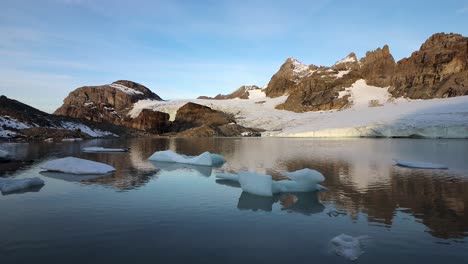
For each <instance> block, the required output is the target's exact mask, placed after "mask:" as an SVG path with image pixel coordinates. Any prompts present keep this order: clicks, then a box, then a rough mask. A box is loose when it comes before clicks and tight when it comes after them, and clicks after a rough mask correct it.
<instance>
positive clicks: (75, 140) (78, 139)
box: [62, 138, 83, 142]
mask: <svg viewBox="0 0 468 264" xmlns="http://www.w3.org/2000/svg"><path fill="white" fill-rule="evenodd" d="M77 141H83V139H82V138H64V139H62V142H77Z"/></svg>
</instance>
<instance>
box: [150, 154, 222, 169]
mask: <svg viewBox="0 0 468 264" xmlns="http://www.w3.org/2000/svg"><path fill="white" fill-rule="evenodd" d="M148 160H153V161H159V162H171V163H184V164H192V165H200V166H218V165H222V164H223V163H224V162H226V160H225V159H224V157H223V156H221V155H218V154H212V153H210V152H208V151H206V152H203V153H202V154H200V155H198V156H187V155H181V154H177V153H175V152H174V151H172V150H164V151H156V152H155V153H154V154H153V155H151V156H150V157H149V158H148Z"/></svg>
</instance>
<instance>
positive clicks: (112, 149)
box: [83, 147, 128, 152]
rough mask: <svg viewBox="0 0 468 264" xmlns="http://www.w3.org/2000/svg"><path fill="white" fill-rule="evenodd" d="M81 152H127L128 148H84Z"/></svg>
mask: <svg viewBox="0 0 468 264" xmlns="http://www.w3.org/2000/svg"><path fill="white" fill-rule="evenodd" d="M83 152H128V148H103V147H85V148H83Z"/></svg>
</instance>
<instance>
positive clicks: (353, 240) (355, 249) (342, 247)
mask: <svg viewBox="0 0 468 264" xmlns="http://www.w3.org/2000/svg"><path fill="white" fill-rule="evenodd" d="M367 239H370V237H369V236H359V237H352V236H349V235H345V234H341V235H338V236H336V237H334V238H333V239H332V240H330V246H331V247H332V248H331V249H332V250H333V251H334V252H335V253H336V254H337V255H338V256H341V257H344V258H345V259H348V260H356V259H358V258H359V256H360V255H361V254H362V253H364V251H363V250H362V249H363V243H362V242H363V241H364V240H367Z"/></svg>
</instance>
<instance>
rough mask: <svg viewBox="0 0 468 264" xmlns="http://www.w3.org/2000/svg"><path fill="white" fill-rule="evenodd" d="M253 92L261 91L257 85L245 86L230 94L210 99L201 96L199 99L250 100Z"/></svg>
mask: <svg viewBox="0 0 468 264" xmlns="http://www.w3.org/2000/svg"><path fill="white" fill-rule="evenodd" d="M253 90H261V88H259V87H258V86H256V85H243V86H241V87H239V88H238V89H237V90H235V91H234V92H232V93H230V94H226V95H224V94H218V95H216V96H215V97H209V96H199V97H198V98H197V99H213V100H227V99H235V98H239V99H249V95H250V91H253Z"/></svg>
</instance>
